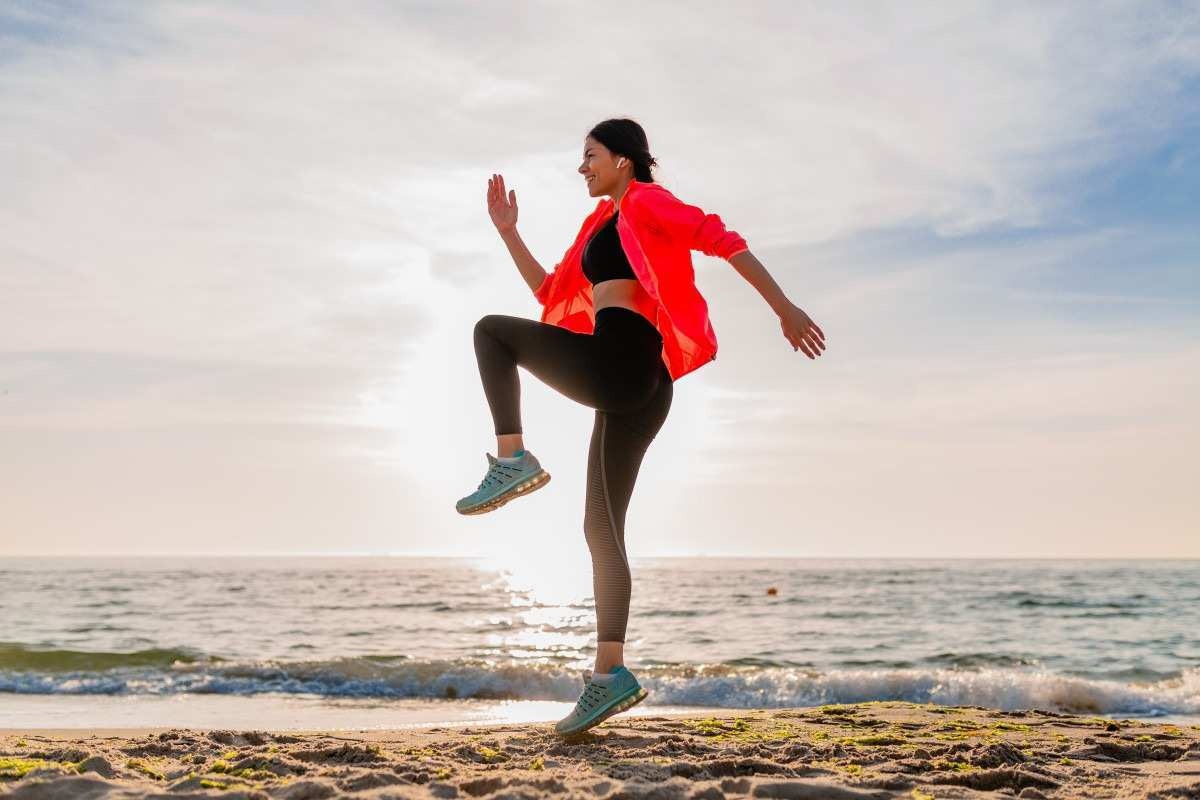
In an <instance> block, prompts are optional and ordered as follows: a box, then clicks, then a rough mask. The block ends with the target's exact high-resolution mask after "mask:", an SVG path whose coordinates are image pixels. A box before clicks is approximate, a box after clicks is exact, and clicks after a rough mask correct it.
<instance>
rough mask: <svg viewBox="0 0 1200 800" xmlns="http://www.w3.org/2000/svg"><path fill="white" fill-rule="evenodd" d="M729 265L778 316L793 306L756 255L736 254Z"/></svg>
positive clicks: (745, 252) (730, 259)
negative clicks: (756, 291)
mask: <svg viewBox="0 0 1200 800" xmlns="http://www.w3.org/2000/svg"><path fill="white" fill-rule="evenodd" d="M729 263H730V264H732V265H733V268H734V269H736V270H737V271H738V273H739V274H740V275H741V276H742V277H743V278H745V279H746V280H747V281H748V282H749V283H750V285H751V286H753V287H754V288H755V289H757V290H758V293H759V294H761V295H762V297H763V299H764V300H766V301H767V305H769V306H770V307H771V308H772V309H774V311H775V313H776V314H780V315H782V314H783V312H784V310H785V309H787V308H788V307H789V306H791V304H792V302H791V301H790V300H788V299H787V296H786V295H785V294H784V293H783V289H781V288H779V284H778V283H776V282H775V279H774V278H773V277H771V273H769V272H767V268H766V267H764V266H763V264H762V262H761V261H759V260H758V258H757V257H755V255H754V253H751V252H750V251H749V250H743V251H742V252H740V253H735V254H734V255H733V256H730V258H729Z"/></svg>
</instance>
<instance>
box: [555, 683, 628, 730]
mask: <svg viewBox="0 0 1200 800" xmlns="http://www.w3.org/2000/svg"><path fill="white" fill-rule="evenodd" d="M647 694H649V692H647V691H646V690H645V689H644V688H642V687H640V686H639V687H638V690H637V691H636V692H634V693H633V694H631V695H630V696H629V697H626V698H625V699H624V700H622V701H621V702H619V703H617V704H616V705H615V706H613V707H612V708H610V709H608V710H607V711H605V712H604V713H603V714H601V715H600V716H598V717H596V718H595V719H593V720H592V721H591V722H589V723H587V724H586V725H584V726H583V727H580V728H575V729H574V730H571V731H566V732H565V733H559V734H558V735H559V736H576V735H578V734H580V733H583V732H584V731H587V730H591V729H592V728H594V727H596V726H597V725H599V724H600V723H601V722H604V721H605V720H606V719H608V718H609V717H611V716H612V715H614V714H620V713H621V712H622V711H628V710H629V709H631V708H633V707H634V706H636V705H637V704H638V703H640V702H642V701H643V700H645V699H646V695H647Z"/></svg>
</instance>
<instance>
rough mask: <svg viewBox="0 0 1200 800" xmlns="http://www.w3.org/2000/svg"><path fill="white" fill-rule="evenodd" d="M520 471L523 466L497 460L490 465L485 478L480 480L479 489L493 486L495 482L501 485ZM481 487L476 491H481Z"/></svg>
mask: <svg viewBox="0 0 1200 800" xmlns="http://www.w3.org/2000/svg"><path fill="white" fill-rule="evenodd" d="M501 470H503V471H501ZM518 472H521V468H520V467H518V466H516V465H515V464H505V463H503V462H502V461H496V462H494V463H493V464H492V465H491V466H490V467H488V471H487V474H486V475H484V476H483V480H482V481H480V482H479V489H482V488H484V487H485V486H491V485H493V484H495V485H497V486H499V485H501V484H503V483H504V482H505V480H506V479H508V478H511V477H512V476H513V475H515V474H516V473H518ZM479 489H476V490H475V491H479Z"/></svg>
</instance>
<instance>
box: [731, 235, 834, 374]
mask: <svg viewBox="0 0 1200 800" xmlns="http://www.w3.org/2000/svg"><path fill="white" fill-rule="evenodd" d="M728 261H729V263H730V264H732V265H733V268H734V269H736V270H737V271H738V273H739V274H740V275H741V276H742V277H743V278H745V279H746V280H747V281H748V282H749V283H750V285H751V286H753V287H754V288H755V289H757V290H758V293H759V294H761V295H762V297H763V299H764V300H766V301H767V305H769V306H771V308H772V309H773V310H774V311H775V313H776V314H777V315H778V316H779V325H780V327H781V328H783V335H784V336H785V337H787V340H788V341H789V342H791V343H792V349H793V350H803V351H804V354H805V355H806V356H808V357H809V358H816V357H817V356H819V355H821V351H822V350H824V349H825V334H824V332H822V331H821V329H820V328H819V327H817V324H816V323H815V322H813V321H812V320H811V319H810V318H809V316H808V314H805V313H804V311H802V310H801V309H800V308H799V307H798V306H796V305H795V304H794V303H792V301H790V300H788V299H787V296H786V295H785V294H784V293H783V289H781V288H779V284H778V283H776V282H775V279H774V278H773V277H772V276H771V273H769V272H767V268H766V267H764V266H763V264H762V262H761V261H759V260H758V258H757V257H756V256H755V255H754V253H751V252H750V251H749V250H743V251H741V252H740V253H735V254H734V255H732V256H730V257H729V259H728Z"/></svg>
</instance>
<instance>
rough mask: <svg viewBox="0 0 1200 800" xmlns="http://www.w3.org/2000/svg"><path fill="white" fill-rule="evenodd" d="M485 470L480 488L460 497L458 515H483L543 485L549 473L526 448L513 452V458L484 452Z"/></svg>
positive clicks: (457, 505) (457, 506)
mask: <svg viewBox="0 0 1200 800" xmlns="http://www.w3.org/2000/svg"><path fill="white" fill-rule="evenodd" d="M484 455H486V456H487V458H488V471H487V474H485V475H484V476H483V480H482V481H480V483H479V488H478V489H476V490H475V491H474V492H472V493H471V494H469V495H467V496H466V497H464V498H462V499H460V500H459V501H458V502H457V503H456V504H455V506H454V507H455V508H456V509H458V513H460V514H485V513H487V512H488V511H495V510H496V509H497V508H499V507H500V506H502V505H504V504H505V503H507V502H508V501H509V500H512V499H513V498H514V497H520V496H521V495H526V494H529V493H530V492H532V491H535V490H537V489H540V488H542V487H543V486H545V485H546V484H547V483H549V481H550V473H549V472H546V470H544V469H542V465H541V464H540V463H538V460H537V458H535V457H534V455H533V453H531V452H529V451H528V450H518V451H517V452H516V453H514V454H513V456H514V457H518V459H517V460H516V461H509V460H507V459H499V458H496V457H495V456H494V455H492V454H491V453H485V454H484Z"/></svg>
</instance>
